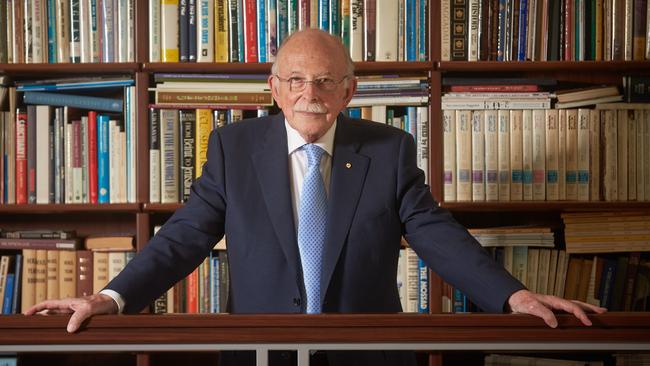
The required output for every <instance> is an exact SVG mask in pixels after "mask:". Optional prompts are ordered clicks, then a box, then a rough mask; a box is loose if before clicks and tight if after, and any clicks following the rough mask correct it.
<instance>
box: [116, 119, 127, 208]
mask: <svg viewBox="0 0 650 366" xmlns="http://www.w3.org/2000/svg"><path fill="white" fill-rule="evenodd" d="M118 127H119V128H118V138H119V144H120V145H119V146H118V149H117V150H118V155H117V157H118V158H119V160H118V179H117V187H118V190H117V192H118V196H117V199H118V202H119V203H126V186H127V181H126V164H125V163H124V162H125V161H126V131H125V129H124V121H121V122H120V124H119V126H118Z"/></svg>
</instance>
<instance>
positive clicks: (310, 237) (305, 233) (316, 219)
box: [298, 144, 327, 314]
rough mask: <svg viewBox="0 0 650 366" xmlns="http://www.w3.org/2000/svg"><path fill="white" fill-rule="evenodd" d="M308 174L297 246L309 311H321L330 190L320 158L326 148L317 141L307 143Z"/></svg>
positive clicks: (301, 202)
mask: <svg viewBox="0 0 650 366" xmlns="http://www.w3.org/2000/svg"><path fill="white" fill-rule="evenodd" d="M303 149H305V151H306V152H307V161H308V164H307V174H305V180H304V182H303V184H302V196H301V197H300V209H299V211H298V247H299V249H300V261H301V263H302V274H303V280H304V283H305V291H306V295H307V314H318V313H320V312H321V305H320V276H321V267H322V265H321V263H322V257H323V247H324V245H325V231H326V227H327V194H326V193H325V184H324V183H323V177H322V176H321V174H320V160H321V157H322V156H323V153H324V152H325V151H324V150H323V149H321V148H320V147H318V146H316V145H314V144H306V145H304V146H303Z"/></svg>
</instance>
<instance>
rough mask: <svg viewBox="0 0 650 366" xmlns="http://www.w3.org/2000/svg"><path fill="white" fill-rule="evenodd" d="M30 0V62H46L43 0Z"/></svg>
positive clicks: (45, 29)
mask: <svg viewBox="0 0 650 366" xmlns="http://www.w3.org/2000/svg"><path fill="white" fill-rule="evenodd" d="M31 1H32V7H31V10H32V29H31V30H32V62H34V63H42V62H47V27H46V24H47V22H46V21H45V20H46V17H45V0H31Z"/></svg>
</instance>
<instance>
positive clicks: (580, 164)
mask: <svg viewBox="0 0 650 366" xmlns="http://www.w3.org/2000/svg"><path fill="white" fill-rule="evenodd" d="M635 138H636V136H635ZM589 149H590V146H589V110H588V109H583V108H581V109H579V110H578V154H577V172H578V187H577V188H578V192H577V196H578V200H579V201H589V185H590V180H591V175H590V174H589V170H590V169H589V160H590V159H589V156H590V154H589Z"/></svg>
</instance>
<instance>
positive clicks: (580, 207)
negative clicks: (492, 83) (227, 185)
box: [0, 0, 650, 366]
mask: <svg viewBox="0 0 650 366" xmlns="http://www.w3.org/2000/svg"><path fill="white" fill-rule="evenodd" d="M147 14H148V1H136V2H135V17H136V18H135V19H136V21H135V30H136V31H135V62H125V63H101V64H93V63H81V64H69V63H65V64H64V63H59V64H0V73H2V74H4V75H8V76H10V77H12V78H15V79H21V78H32V79H35V78H38V77H43V78H45V77H53V76H57V77H58V76H78V75H85V76H95V75H110V74H128V75H131V76H132V77H133V78H134V80H135V85H136V93H137V98H138V100H140V101H141V102H139V103H138V105H137V113H136V121H137V144H136V148H137V153H136V156H137V157H138V159H137V162H136V164H137V165H136V172H137V176H136V202H135V203H129V204H103V205H92V204H46V205H2V206H0V227H2V228H10V229H29V228H37V227H43V226H48V227H57V228H62V229H73V228H74V229H77V230H78V232H79V234H80V235H82V236H83V235H89V234H97V233H110V232H129V233H132V234H133V235H135V237H136V247H137V250H141V249H142V248H143V247H144V246H145V245H146V243H147V241H148V240H149V238H150V236H151V232H152V229H153V227H154V226H155V225H156V224H160V223H162V222H164V221H165V220H166V219H167V218H169V216H170V215H171V214H172V213H173V212H174V211H175V210H176V209H178V208H180V207H182V204H180V203H172V204H160V203H150V202H148V197H149V183H148V172H149V160H148V159H147V157H148V108H147V103H146V102H142V101H148V100H149V92H148V88H149V87H151V86H153V85H152V84H153V82H152V77H153V74H154V73H159V72H171V73H235V74H244V73H268V72H270V67H271V66H270V64H268V63H163V62H149V60H148V48H149V44H148V42H149V40H148V37H147V35H148V26H149V19H148V16H147ZM439 20H440V1H437V0H430V2H429V22H428V25H429V26H428V31H429V32H428V34H429V35H430V36H429V48H428V49H429V58H428V59H429V61H417V62H356V63H355V66H356V72H357V74H358V75H374V74H382V73H391V74H394V73H399V74H403V75H418V76H427V77H428V78H429V83H430V86H431V90H430V92H431V94H430V104H429V121H430V126H429V128H430V135H429V147H430V151H429V153H430V156H431V158H430V160H429V171H430V186H431V191H432V194H433V195H434V197H435V198H436V199H437V200H438V201H439V202H441V206H443V207H445V208H447V209H449V210H450V211H451V212H452V213H453V214H454V215H455V216H456V217H457V218H458V219H459V221H460V222H461V223H463V224H464V225H466V226H469V227H475V226H478V225H485V224H488V225H489V224H493V225H496V224H508V223H512V222H517V223H522V224H531V223H550V224H551V225H552V226H553V227H559V226H560V225H561V220H560V217H559V215H560V214H561V213H562V212H567V211H587V212H590V211H605V210H615V211H624V210H650V203H649V202H577V201H561V202H559V201H557V202H554V201H551V202H444V200H443V199H442V197H443V181H442V170H443V164H442V159H441V157H442V156H443V138H442V128H441V126H442V122H441V113H440V111H441V95H442V93H443V89H442V78H443V76H447V75H458V76H480V75H482V74H486V73H487V74H490V75H494V76H497V77H498V76H503V77H505V76H518V77H531V78H534V77H555V78H562V79H564V80H567V81H579V82H593V83H611V84H615V85H620V83H621V76H622V75H627V74H633V73H635V74H644V75H648V74H649V73H650V71H648V70H650V63H649V62H648V61H610V62H604V61H580V62H578V61H545V62H540V61H536V62H530V61H528V62H514V61H509V62H496V61H480V62H466V61H440V60H441V56H440V44H441V40H440V37H439V34H440V32H439V29H440V24H439ZM486 216H489V218H488V217H486ZM430 282H431V283H430V299H431V301H430V303H431V313H433V314H437V313H440V312H441V305H440V301H436V300H437V299H439V298H440V297H441V296H442V281H441V280H440V279H439V278H437V277H436V276H435V275H434V276H432V277H431V281H430ZM465 317H466V318H465ZM634 317H638V318H639V319H641V321H647V314H638V315H634ZM177 318H179V319H180V322H183V321H191V319H193V318H194V317H192V316H187V317H185V316H182V315H180V316H177ZM463 319H466V320H463ZM467 319H469V320H467ZM502 319H503V318H500V317H495V318H485V317H478V318H475V317H473V316H471V315H470V316H464V315H459V316H457V317H456V316H449V317H448V320H446V321H449V322H450V324H449V325H451V324H452V323H453V324H457V323H456V322H457V321H466V322H469V323H471V322H474V321H475V323H472V324H471V325H472V326H476V328H478V329H480V330H482V331H484V333H485V334H487V335H488V336H489V335H493V336H494V335H498V334H499V333H498V332H494V330H493V329H492V328H490V326H493V325H494V324H495V322H496V323H499V322H501V321H502ZM42 320H43V319H27V320H23V319H20V320H17V321H15V324H18V325H17V326H20V327H27V328H29V327H34V328H36V327H38V326H39V324H40V323H41V321H42ZM57 321H58V323H56V324H55V326H54V327H55V328H57V327H58V326H59V325H62V324H63V322H62V321H61V320H57ZM258 321H267V322H268V321H270V320H268V319H267V320H264V319H261V320H258ZM425 321H426V320H425ZM529 321H530V320H529V319H528V318H527V317H516V321H513V322H514V323H513V325H514V324H516V323H517V322H522V324H523V323H525V324H528V325H531V328H532V329H531V330H527V331H526V332H527V333H526V334H527V335H528V337H530V340H531V341H536V340H538V339H539V338H538V337H540V336H542V335H543V334H544V336H546V337H553V334H552V333H550V332H548V331H547V330H546V329H542V328H540V327H538V326H537V327H535V326H533V325H532V323H528V322H529ZM11 322H12V324H14V323H13V322H14V321H13V320H11ZM360 322H363V321H360ZM567 322H569V323H570V322H571V320H567ZM604 323H605V325H607V324H609V323H608V322H607V321H605V322H604ZM614 323H615V324H614V325H613V326H612V327H611V328H608V327H607V326H605V327H603V329H599V330H598V331H597V332H592V333H588V335H587V337H592V336H593V334H598V336H600V337H603V338H604V339H606V338H608V337H610V336H611V335H612V330H611V329H616V328H617V327H619V326H622V325H621V324H622V323H621V324H619V323H616V322H614ZM0 324H5V323H4V322H3V319H0ZM173 326H174V325H173V324H172V327H173ZM414 327H415V325H414ZM515 327H516V326H515ZM485 328H487V330H485ZM61 329H62V328H61ZM475 330H476V329H473V331H475ZM172 332H173V330H172ZM515 333H516V332H515ZM517 334H519V333H517ZM546 334H550V335H546ZM642 334H646V333H642ZM35 336H36V335H35V334H31V335H27V336H26V337H27V338H28V339H31V338H33V337H35ZM38 336H40V335H38ZM30 337H31V338H30ZM632 339H633V336H629V338H627V340H632ZM85 357H87V356H85ZM99 358H100V364H111V363H114V362H115V361H116V360H121V361H126V362H128V363H130V364H137V365H138V366H145V365H149V364H154V365H157V364H159V363H160V364H169V362H166V360H165V359H164V358H165V357H161V356H160V355H153V356H151V357H150V356H149V354H148V353H146V352H145V353H138V354H137V355H135V356H134V355H128V356H127V357H124V356H123V355H121V356H117V358H116V356H115V355H109V356H106V355H102V356H101V357H99ZM80 359H83V358H81V357H80ZM125 359H126V360H125ZM30 361H31V362H34V363H37V362H40V361H42V359H39V358H38V356H31V355H30ZM80 362H81V364H82V363H83V361H80ZM119 363H122V362H119ZM442 363H443V360H442V358H441V357H432V358H431V360H430V364H432V365H441V364H442ZM26 364H29V363H28V362H27V363H26Z"/></svg>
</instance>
